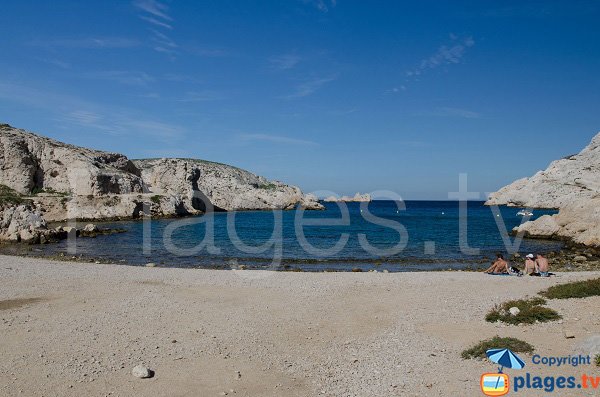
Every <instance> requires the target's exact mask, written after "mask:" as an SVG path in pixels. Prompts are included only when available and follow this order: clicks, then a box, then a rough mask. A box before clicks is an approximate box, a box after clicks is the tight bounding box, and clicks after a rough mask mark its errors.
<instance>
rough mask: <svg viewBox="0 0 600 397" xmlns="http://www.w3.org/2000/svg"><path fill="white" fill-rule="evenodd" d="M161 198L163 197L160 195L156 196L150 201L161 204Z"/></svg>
mask: <svg viewBox="0 0 600 397" xmlns="http://www.w3.org/2000/svg"><path fill="white" fill-rule="evenodd" d="M161 197H162V196H161V195H160V194H155V195H154V196H152V197H150V201H152V202H153V203H154V204H159V203H160V199H161Z"/></svg>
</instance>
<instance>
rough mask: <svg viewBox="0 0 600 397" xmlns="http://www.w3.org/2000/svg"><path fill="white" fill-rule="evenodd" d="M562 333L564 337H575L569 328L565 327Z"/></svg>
mask: <svg viewBox="0 0 600 397" xmlns="http://www.w3.org/2000/svg"><path fill="white" fill-rule="evenodd" d="M564 335H565V338H566V339H573V338H575V333H574V332H573V331H572V330H570V329H565V331H564Z"/></svg>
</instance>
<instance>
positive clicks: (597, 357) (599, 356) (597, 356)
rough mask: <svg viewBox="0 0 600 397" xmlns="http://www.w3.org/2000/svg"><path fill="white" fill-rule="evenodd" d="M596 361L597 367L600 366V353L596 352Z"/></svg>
mask: <svg viewBox="0 0 600 397" xmlns="http://www.w3.org/2000/svg"><path fill="white" fill-rule="evenodd" d="M594 362H595V363H596V367H600V354H596V357H595V358H594Z"/></svg>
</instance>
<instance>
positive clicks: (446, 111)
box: [420, 107, 481, 119]
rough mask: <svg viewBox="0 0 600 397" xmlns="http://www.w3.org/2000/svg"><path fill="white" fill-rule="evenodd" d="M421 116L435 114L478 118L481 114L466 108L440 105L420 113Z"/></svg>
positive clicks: (438, 115) (437, 115) (436, 115)
mask: <svg viewBox="0 0 600 397" xmlns="http://www.w3.org/2000/svg"><path fill="white" fill-rule="evenodd" d="M420 115H422V116H435V117H458V118H463V119H478V118H481V114H480V113H478V112H474V111H472V110H468V109H461V108H453V107H440V108H437V109H435V110H432V111H429V112H422V113H420Z"/></svg>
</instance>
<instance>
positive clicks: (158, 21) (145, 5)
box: [133, 0, 179, 59]
mask: <svg viewBox="0 0 600 397" xmlns="http://www.w3.org/2000/svg"><path fill="white" fill-rule="evenodd" d="M133 5H134V6H135V7H136V8H138V9H139V10H140V11H141V12H142V14H140V15H139V17H140V18H141V19H142V20H144V21H146V22H148V23H149V24H150V25H152V26H153V27H154V28H156V29H160V28H164V29H169V30H172V29H173V24H172V22H173V18H172V17H171V15H169V13H168V11H169V7H168V6H167V5H166V4H164V3H161V2H159V1H156V0H135V1H134V2H133ZM156 29H150V31H151V32H152V41H153V42H154V44H153V47H152V48H153V49H154V51H156V52H160V53H163V54H167V55H168V56H169V57H171V59H174V58H175V55H177V50H176V49H177V47H179V46H178V45H177V44H176V43H175V42H174V41H173V40H172V39H171V38H170V37H169V36H167V35H166V34H164V33H162V32H160V31H158V30H156Z"/></svg>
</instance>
